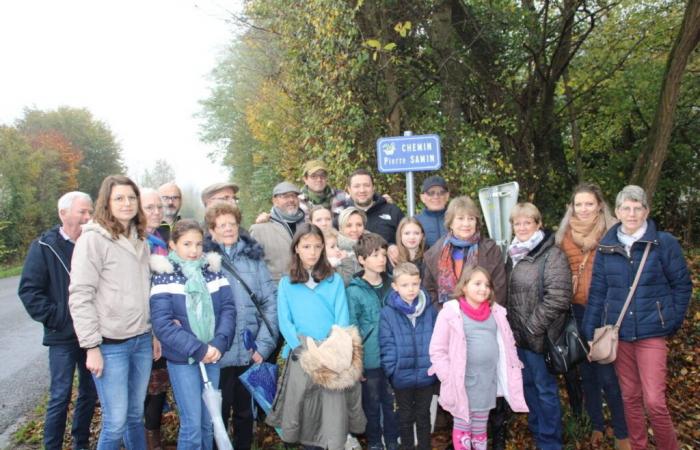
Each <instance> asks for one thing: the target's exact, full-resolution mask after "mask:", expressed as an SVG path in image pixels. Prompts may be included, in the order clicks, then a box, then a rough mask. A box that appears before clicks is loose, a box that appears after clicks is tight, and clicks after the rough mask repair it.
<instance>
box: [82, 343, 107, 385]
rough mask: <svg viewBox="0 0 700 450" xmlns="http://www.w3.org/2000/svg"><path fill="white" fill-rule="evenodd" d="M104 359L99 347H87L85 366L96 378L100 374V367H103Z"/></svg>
mask: <svg viewBox="0 0 700 450" xmlns="http://www.w3.org/2000/svg"><path fill="white" fill-rule="evenodd" d="M104 366H105V364H104V360H103V359H102V352H101V351H100V347H93V348H89V349H88V351H87V359H86V360H85V367H87V370H89V371H90V373H92V374H93V375H95V376H96V377H97V378H100V377H101V376H102V369H104Z"/></svg>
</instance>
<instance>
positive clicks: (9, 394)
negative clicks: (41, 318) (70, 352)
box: [0, 277, 49, 448]
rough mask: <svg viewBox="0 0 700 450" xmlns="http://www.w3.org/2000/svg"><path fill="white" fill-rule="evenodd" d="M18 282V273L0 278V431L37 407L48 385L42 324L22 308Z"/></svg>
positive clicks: (0, 432)
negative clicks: (16, 275) (42, 340)
mask: <svg viewBox="0 0 700 450" xmlns="http://www.w3.org/2000/svg"><path fill="white" fill-rule="evenodd" d="M18 283H19V277H12V278H5V279H0V435H2V434H3V432H5V430H6V429H7V428H8V427H9V426H10V425H12V424H14V423H15V422H16V421H17V419H19V418H20V417H22V416H23V415H24V414H26V413H27V412H29V411H31V410H32V409H34V408H35V407H36V405H37V404H38V403H39V401H40V399H42V398H43V397H44V395H45V394H46V392H47V391H48V386H49V376H48V375H49V369H48V365H49V364H48V351H47V348H46V347H44V346H43V345H41V338H42V335H43V328H42V326H41V324H39V323H38V322H35V321H33V320H32V319H31V318H30V317H29V315H28V314H27V312H26V311H25V310H24V307H23V306H22V302H20V300H19V298H18V297H17V285H18ZM0 448H2V445H0Z"/></svg>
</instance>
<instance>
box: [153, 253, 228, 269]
mask: <svg viewBox="0 0 700 450" xmlns="http://www.w3.org/2000/svg"><path fill="white" fill-rule="evenodd" d="M205 257H206V259H207V264H206V268H207V270H208V271H209V272H212V273H215V272H219V271H221V255H219V254H218V253H215V252H209V253H207V254H206V255H205ZM149 263H150V266H151V272H153V273H173V272H175V266H174V265H173V263H172V261H170V260H169V259H168V257H167V256H163V255H151V260H150V261H149Z"/></svg>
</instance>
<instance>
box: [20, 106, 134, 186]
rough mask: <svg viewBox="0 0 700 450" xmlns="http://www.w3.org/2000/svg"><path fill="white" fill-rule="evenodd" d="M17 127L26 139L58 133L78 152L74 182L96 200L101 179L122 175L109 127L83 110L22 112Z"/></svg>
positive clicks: (118, 148)
mask: <svg viewBox="0 0 700 450" xmlns="http://www.w3.org/2000/svg"><path fill="white" fill-rule="evenodd" d="M16 126H17V128H18V129H19V130H20V131H21V132H22V133H24V134H26V135H28V136H32V135H38V134H40V133H42V132H60V133H61V134H62V135H63V136H65V138H66V139H68V141H69V142H70V144H71V145H72V146H73V147H75V148H76V149H78V150H79V151H80V152H81V153H82V161H81V163H80V168H79V171H78V175H77V179H78V184H79V185H80V189H81V190H83V191H85V192H86V193H88V194H90V195H91V196H93V198H94V197H96V196H97V192H98V190H99V188H100V185H101V184H102V180H103V179H104V178H105V177H106V176H108V175H113V174H120V173H125V172H126V168H125V166H124V163H123V162H122V154H121V147H120V146H119V144H118V143H117V141H116V139H115V137H114V135H113V134H112V132H111V131H110V129H109V127H108V126H107V125H106V124H104V123H103V122H101V121H99V120H96V119H95V118H94V117H93V116H92V113H90V112H89V111H88V110H87V109H79V108H69V107H60V108H58V109H57V110H54V111H40V110H37V109H26V110H25V111H24V117H23V118H21V119H20V120H18V121H17V124H16Z"/></svg>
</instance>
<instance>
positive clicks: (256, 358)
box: [252, 352, 264, 364]
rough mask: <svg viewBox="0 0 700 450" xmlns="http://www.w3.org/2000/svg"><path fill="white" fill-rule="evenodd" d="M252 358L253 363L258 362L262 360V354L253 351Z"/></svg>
mask: <svg viewBox="0 0 700 450" xmlns="http://www.w3.org/2000/svg"><path fill="white" fill-rule="evenodd" d="M252 359H253V362H254V363H255V364H260V363H261V362H263V361H264V360H263V357H262V355H261V354H260V353H258V352H253V356H252Z"/></svg>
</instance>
